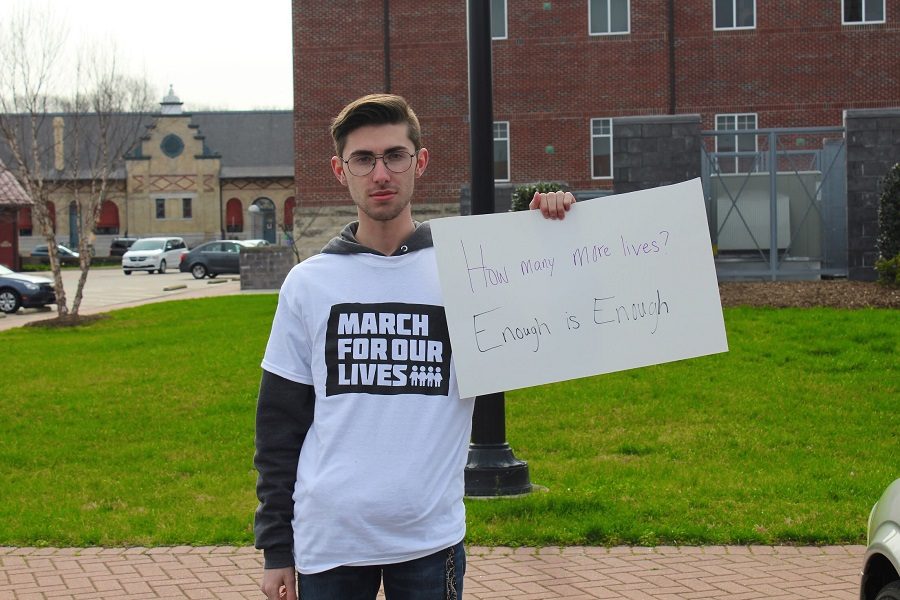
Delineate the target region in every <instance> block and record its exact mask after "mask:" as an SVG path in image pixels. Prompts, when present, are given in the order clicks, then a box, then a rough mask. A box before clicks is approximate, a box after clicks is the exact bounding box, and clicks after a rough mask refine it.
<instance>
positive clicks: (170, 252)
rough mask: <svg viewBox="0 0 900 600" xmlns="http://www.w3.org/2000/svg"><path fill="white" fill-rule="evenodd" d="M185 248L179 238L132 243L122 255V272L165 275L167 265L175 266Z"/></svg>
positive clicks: (153, 239) (153, 238) (160, 238)
mask: <svg viewBox="0 0 900 600" xmlns="http://www.w3.org/2000/svg"><path fill="white" fill-rule="evenodd" d="M186 252H187V246H186V245H185V243H184V240H183V239H181V238H180V237H152V238H143V239H140V240H137V241H136V242H134V243H133V244H132V245H131V247H130V248H129V249H128V251H127V252H125V254H123V255H122V270H123V271H124V272H125V274H126V275H131V272H132V271H147V272H148V273H153V272H154V271H157V272H158V273H165V272H166V268H167V267H168V266H169V265H177V264H178V263H179V262H180V261H181V255H182V254H184V253H186Z"/></svg>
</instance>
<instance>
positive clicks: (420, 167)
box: [416, 148, 428, 177]
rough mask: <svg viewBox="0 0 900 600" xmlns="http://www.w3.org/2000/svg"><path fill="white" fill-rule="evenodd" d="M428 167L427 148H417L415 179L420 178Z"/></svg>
mask: <svg viewBox="0 0 900 600" xmlns="http://www.w3.org/2000/svg"><path fill="white" fill-rule="evenodd" d="M427 166H428V148H419V154H418V155H416V177H421V176H422V173H424V172H425V167H427Z"/></svg>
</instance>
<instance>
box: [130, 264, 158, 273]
mask: <svg viewBox="0 0 900 600" xmlns="http://www.w3.org/2000/svg"><path fill="white" fill-rule="evenodd" d="M157 269H159V265H155V264H153V263H137V264H128V265H126V264H124V263H123V264H122V270H123V271H156V270H157Z"/></svg>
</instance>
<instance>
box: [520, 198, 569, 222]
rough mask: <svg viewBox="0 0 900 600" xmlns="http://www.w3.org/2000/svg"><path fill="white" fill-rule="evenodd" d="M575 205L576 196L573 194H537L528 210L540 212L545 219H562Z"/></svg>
mask: <svg viewBox="0 0 900 600" xmlns="http://www.w3.org/2000/svg"><path fill="white" fill-rule="evenodd" d="M573 204H575V196H573V195H572V193H571V192H545V193H541V192H535V193H534V198H532V199H531V202H530V203H529V204H528V208H530V209H532V210H540V211H541V213H542V214H543V215H544V218H545V219H562V218H564V217H565V216H566V211H568V210H569V209H570V208H572V205H573Z"/></svg>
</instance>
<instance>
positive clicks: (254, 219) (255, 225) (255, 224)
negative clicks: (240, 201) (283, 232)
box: [247, 204, 262, 240]
mask: <svg viewBox="0 0 900 600" xmlns="http://www.w3.org/2000/svg"><path fill="white" fill-rule="evenodd" d="M247 212H248V213H250V239H254V240H255V239H259V238H261V237H262V235H261V234H260V233H258V232H259V231H260V230H261V229H262V228H261V227H260V225H259V217H260V214H259V213H260V210H259V206H257V205H256V204H251V205H250V207H249V208H248V209H247Z"/></svg>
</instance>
